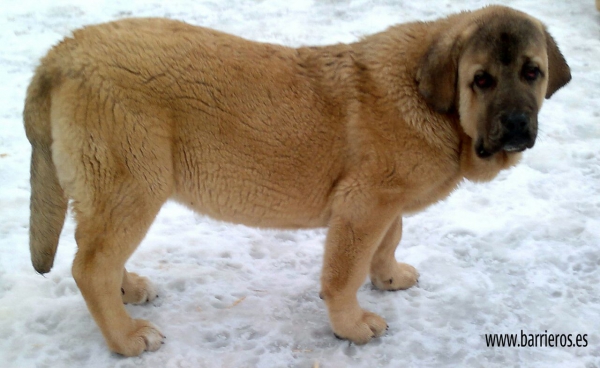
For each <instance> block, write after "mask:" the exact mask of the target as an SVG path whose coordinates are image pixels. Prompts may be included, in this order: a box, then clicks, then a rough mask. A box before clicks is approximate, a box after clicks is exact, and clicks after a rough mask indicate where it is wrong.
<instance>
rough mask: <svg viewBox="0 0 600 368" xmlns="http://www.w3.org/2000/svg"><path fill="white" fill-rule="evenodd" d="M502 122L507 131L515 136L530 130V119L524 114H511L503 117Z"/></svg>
mask: <svg viewBox="0 0 600 368" xmlns="http://www.w3.org/2000/svg"><path fill="white" fill-rule="evenodd" d="M500 120H501V122H502V125H504V127H505V128H506V130H507V131H508V132H509V133H512V134H514V135H521V134H523V133H525V132H527V130H528V129H529V117H528V116H527V114H525V113H522V112H511V113H509V114H505V115H502V117H501V118H500Z"/></svg>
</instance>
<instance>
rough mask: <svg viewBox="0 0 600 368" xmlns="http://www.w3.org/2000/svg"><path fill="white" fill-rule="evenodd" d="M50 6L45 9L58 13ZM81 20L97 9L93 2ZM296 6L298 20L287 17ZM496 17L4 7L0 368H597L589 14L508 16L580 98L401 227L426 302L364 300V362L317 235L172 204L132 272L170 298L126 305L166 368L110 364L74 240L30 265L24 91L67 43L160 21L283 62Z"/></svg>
mask: <svg viewBox="0 0 600 368" xmlns="http://www.w3.org/2000/svg"><path fill="white" fill-rule="evenodd" d="M50 3H51V4H50ZM88 3H89V4H88ZM286 3H287V5H286ZM485 4H486V3H485V2H484V1H479V0H469V1H464V2H459V1H450V0H439V1H418V2H417V1H407V0H404V1H403V0H382V1H367V0H362V1H333V0H331V1H321V2H319V1H308V0H302V1H293V2H292V1H289V2H284V1H276V0H267V1H242V0H236V1H199V0H195V1H191V0H189V1H180V0H178V1H170V2H166V1H165V2H161V1H157V0H154V1H141V0H130V1H126V2H122V1H97V2H83V1H75V0H71V1H52V2H51V1H40V0H19V1H8V0H1V1H0V9H1V10H0V101H2V103H1V104H0V336H1V338H0V366H2V367H138V366H141V367H236V368H237V367H312V366H313V365H315V364H318V365H319V366H320V367H323V368H327V367H444V366H447V367H463V366H464V367H466V366H472V367H493V366H497V367H508V366H521V367H587V368H591V367H600V271H599V270H598V269H599V266H600V124H599V123H600V15H599V14H598V13H597V12H596V10H595V9H594V4H593V1H592V0H577V1H568V2H567V1H564V2H563V1H540V0H507V1H505V2H504V4H505V5H509V6H513V7H515V8H518V9H520V10H523V11H526V12H528V13H530V14H532V15H534V16H536V17H538V18H540V19H541V20H543V21H544V22H545V23H546V24H547V25H548V26H549V30H550V32H551V33H552V34H553V36H554V37H555V39H556V40H557V42H558V44H559V46H560V47H561V49H562V51H563V53H564V54H565V56H566V58H567V60H568V62H569V64H570V66H571V68H572V74H573V81H572V82H571V83H570V84H569V85H568V86H567V87H566V88H565V89H563V90H561V91H559V92H558V93H557V94H556V95H555V96H554V97H553V98H552V99H551V100H549V101H547V102H546V104H545V106H544V108H543V109H542V112H541V115H540V122H541V133H540V137H539V139H538V141H537V144H536V147H535V148H534V149H533V150H532V151H529V152H527V153H526V155H525V159H524V162H523V163H522V164H521V165H520V166H518V167H517V168H515V169H513V170H511V171H510V172H506V173H503V174H501V175H500V176H499V177H498V179H497V180H495V181H494V182H492V183H489V184H485V185H475V184H472V183H465V184H464V185H462V186H461V188H460V189H459V190H458V191H457V192H455V193H454V194H453V195H452V196H451V197H450V198H449V199H448V200H446V201H445V202H442V203H440V204H438V205H436V206H434V207H432V208H430V209H429V210H427V211H425V212H423V213H420V214H417V215H415V216H413V217H410V218H408V219H407V220H406V221H405V233H404V238H403V240H402V242H403V243H402V244H403V245H402V246H401V247H400V248H399V249H398V251H397V256H398V257H399V258H400V259H402V260H404V261H406V262H409V263H411V264H413V265H414V266H416V267H417V268H418V269H419V271H420V273H421V279H420V285H419V287H415V288H412V289H410V290H408V291H403V292H396V293H390V292H381V291H377V290H374V289H373V288H372V287H371V286H370V284H368V283H365V285H364V286H363V287H362V288H361V289H360V291H359V299H360V301H361V303H362V305H363V306H364V307H365V308H367V309H370V310H372V311H374V312H377V313H379V314H380V315H382V316H383V317H384V318H386V319H387V321H388V323H389V326H390V329H389V332H388V333H387V335H386V336H384V337H382V338H379V339H376V340H374V341H373V342H371V343H370V344H368V345H366V346H359V347H357V346H354V345H351V344H349V343H348V342H343V341H339V340H336V339H335V338H334V337H333V335H332V333H331V330H330V328H329V326H328V321H327V315H326V311H325V306H324V304H323V303H322V301H321V300H319V298H318V295H317V293H318V291H319V273H320V265H321V256H322V250H323V240H324V234H325V232H324V230H315V231H298V232H282V231H261V230H257V229H252V228H246V227H243V226H234V225H230V224H224V223H219V222H215V221H212V220H209V219H207V218H204V217H202V216H198V215H195V214H193V213H191V212H189V211H188V210H186V209H184V208H181V207H179V206H178V205H175V204H172V203H170V204H168V205H166V206H165V207H164V208H163V210H162V212H161V213H160V215H159V217H158V219H157V221H156V223H155V224H154V226H153V227H152V229H151V231H150V233H149V234H148V236H147V237H146V239H145V240H144V242H143V243H142V245H141V246H140V248H139V249H138V251H137V252H136V253H135V255H134V256H133V257H132V258H131V260H130V262H129V268H130V269H132V270H135V271H137V272H139V273H141V274H143V275H146V276H149V277H150V278H151V279H152V280H153V281H154V282H155V284H156V285H157V286H158V288H159V293H160V298H159V299H157V301H156V302H154V303H152V304H151V305H146V306H128V310H129V311H130V313H131V314H132V315H133V316H135V317H138V318H147V319H150V320H151V321H153V322H154V323H156V324H157V325H158V326H160V327H161V328H162V331H163V333H164V334H165V335H166V336H167V337H168V339H167V340H166V344H165V345H163V347H162V348H161V349H160V350H159V351H158V352H155V353H144V354H143V355H142V356H140V357H137V358H123V357H120V356H117V355H115V354H111V353H110V352H109V351H108V349H107V347H106V345H105V344H104V341H103V339H102V336H101V334H100V331H99V330H98V328H97V327H96V325H95V324H94V322H93V320H92V319H91V317H90V315H89V313H88V311H87V309H86V306H85V304H84V301H83V299H82V298H81V295H80V293H79V291H78V289H77V287H76V286H75V283H74V281H73V279H72V277H71V274H70V265H71V262H72V260H73V255H74V253H75V249H76V246H75V242H74V239H73V230H74V224H73V221H72V220H69V221H68V222H67V224H66V226H65V229H64V231H63V236H62V238H61V244H60V247H59V251H58V255H57V258H56V262H55V266H54V269H53V270H52V272H51V273H49V274H48V275H47V276H46V278H44V277H42V276H39V275H38V274H36V273H35V272H34V270H33V268H32V267H31V265H30V261H29V251H28V235H27V231H28V230H27V227H28V217H29V210H28V208H29V181H28V180H29V172H28V171H29V154H30V147H29V144H28V142H27V140H26V138H25V134H24V131H23V128H22V122H21V111H22V106H23V99H24V95H25V88H26V86H27V83H28V81H29V78H30V77H31V75H32V70H33V68H34V67H35V65H36V63H37V60H38V59H39V58H40V57H41V56H42V55H43V54H44V53H45V52H46V51H47V50H48V48H49V47H50V46H51V45H53V44H54V43H56V42H57V41H58V40H59V39H61V38H62V37H63V36H65V35H67V34H68V33H69V31H70V30H72V29H74V28H77V27H79V26H81V25H84V24H89V23H98V22H104V21H108V20H113V19H118V18H122V17H127V16H164V17H171V18H177V19H181V20H185V21H187V22H190V23H193V24H198V25H204V26H209V27H213V28H217V29H220V30H224V31H227V32H230V33H234V34H237V35H242V36H244V37H247V38H250V39H253V40H259V41H269V42H277V43H283V44H287V45H293V46H297V45H304V44H326V43H334V42H352V41H354V40H356V39H357V38H359V37H360V36H361V35H365V34H369V33H373V32H376V31H380V30H383V29H384V28H386V27H387V26H388V25H391V24H394V23H399V22H404V21H409V20H416V19H422V20H428V19H434V18H437V17H440V16H444V15H446V14H448V13H451V12H455V11H459V10H462V9H474V8H478V7H480V6H483V5H485ZM521 330H524V331H525V332H526V333H533V334H536V333H544V331H546V330H547V331H548V333H567V334H568V333H572V334H587V340H588V346H587V347H579V348H550V347H542V348H529V347H522V348H507V347H505V348H489V347H487V346H486V343H485V339H484V336H483V335H484V334H485V333H520V331H521Z"/></svg>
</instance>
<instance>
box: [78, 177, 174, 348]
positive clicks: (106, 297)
mask: <svg viewBox="0 0 600 368" xmlns="http://www.w3.org/2000/svg"><path fill="white" fill-rule="evenodd" d="M95 195H96V197H97V200H98V199H101V201H100V203H102V206H97V207H96V208H95V210H94V211H93V212H91V213H83V212H82V211H80V210H78V208H77V204H75V210H76V214H77V229H76V232H75V238H76V241H77V245H78V247H79V250H78V252H77V255H76V257H75V260H74V262H73V277H74V278H75V281H76V282H77V286H78V287H79V289H80V290H81V294H82V295H83V297H84V299H85V302H86V304H87V306H88V309H89V310H90V312H91V314H92V316H93V317H94V319H95V320H96V323H97V324H98V326H99V327H100V330H101V331H102V334H103V335H104V338H105V339H106V342H107V344H108V346H109V348H110V349H111V350H112V351H114V352H116V353H119V354H122V355H126V356H135V355H139V354H141V353H142V352H143V351H144V350H149V351H154V350H157V349H158V348H159V347H160V345H161V343H162V340H163V335H162V334H161V333H160V331H159V330H158V328H156V327H155V326H154V325H153V324H151V323H150V322H148V321H145V320H136V319H132V318H131V317H130V316H129V314H128V313H127V311H126V310H125V307H124V305H123V301H129V302H142V301H145V300H141V299H142V297H143V298H144V299H148V298H149V297H154V296H155V294H154V292H153V291H151V292H150V294H151V295H149V294H148V293H147V292H148V291H149V290H147V286H143V287H141V288H140V287H138V286H136V283H140V282H141V283H142V284H144V283H145V282H146V281H147V280H144V279H142V278H140V277H139V276H137V275H135V276H134V275H132V274H128V273H127V271H125V269H124V265H125V262H126V261H127V259H128V258H129V256H130V255H131V254H132V253H133V251H134V250H135V248H136V247H137V246H138V244H139V243H140V241H141V240H142V238H143V237H144V235H145V234H146V231H147V230H148V228H149V227H150V224H151V223H152V221H153V220H154V217H155V216H156V214H157V213H158V210H159V209H160V207H161V205H162V204H163V202H164V199H158V198H154V197H153V196H149V195H147V194H146V193H143V191H142V190H140V189H139V187H138V188H136V185H132V183H123V185H121V186H120V187H119V189H118V190H116V191H114V192H111V193H107V194H106V195H105V196H104V198H102V197H101V196H102V193H95ZM141 280H142V281H141ZM123 286H125V287H123ZM144 288H146V290H145V291H146V295H143V296H142V295H136V293H135V291H140V289H144ZM124 289H125V291H126V293H125V295H123V293H122V290H124ZM129 293H131V295H129Z"/></svg>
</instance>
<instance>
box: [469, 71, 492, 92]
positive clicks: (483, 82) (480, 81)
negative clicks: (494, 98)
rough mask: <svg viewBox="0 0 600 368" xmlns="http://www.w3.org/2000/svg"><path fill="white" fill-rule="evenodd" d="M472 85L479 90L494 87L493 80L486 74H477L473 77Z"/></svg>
mask: <svg viewBox="0 0 600 368" xmlns="http://www.w3.org/2000/svg"><path fill="white" fill-rule="evenodd" d="M473 83H475V85H476V86H477V87H478V88H480V89H488V88H490V87H492V86H493V85H494V78H492V76H491V75H489V74H488V73H485V72H483V73H479V74H476V75H475V78H474V79H473Z"/></svg>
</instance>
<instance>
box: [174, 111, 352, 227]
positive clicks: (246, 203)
mask: <svg viewBox="0 0 600 368" xmlns="http://www.w3.org/2000/svg"><path fill="white" fill-rule="evenodd" d="M277 116H280V117H281V116H282V114H277ZM196 117H197V115H196ZM311 126H314V125H311V124H306V125H303V124H296V123H295V122H294V121H291V120H285V119H284V120H281V121H277V122H275V121H273V122H264V121H261V122H260V124H259V123H257V122H256V121H252V119H251V117H249V120H248V121H246V122H245V123H244V122H236V121H231V120H229V121H225V122H224V121H223V120H214V119H207V120H204V121H196V120H194V121H187V122H184V123H182V129H181V134H179V135H178V136H177V138H176V140H175V141H176V142H178V144H177V147H176V149H175V160H174V174H175V186H176V188H175V190H176V196H175V198H176V199H177V200H178V201H180V202H181V203H183V204H185V205H187V206H189V207H191V208H192V209H194V210H196V211H198V212H200V213H204V214H207V215H209V216H211V217H214V218H217V219H220V220H224V221H230V222H235V223H242V224H245V225H250V226H260V227H279V228H288V227H289V228H298V227H320V226H326V225H327V222H328V219H329V212H330V209H329V207H330V194H331V192H332V189H333V187H334V183H335V182H336V179H338V177H339V175H340V173H341V170H342V159H341V157H340V151H341V149H340V147H338V145H340V144H341V142H338V141H339V140H340V136H339V132H336V130H335V129H325V130H322V131H316V130H313V128H312V127H311Z"/></svg>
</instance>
